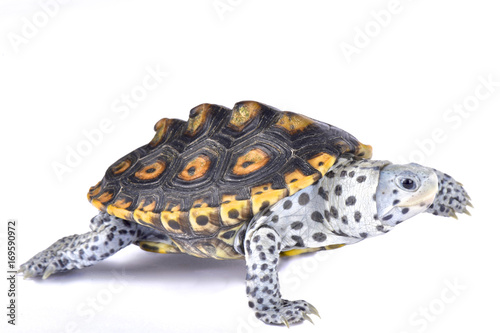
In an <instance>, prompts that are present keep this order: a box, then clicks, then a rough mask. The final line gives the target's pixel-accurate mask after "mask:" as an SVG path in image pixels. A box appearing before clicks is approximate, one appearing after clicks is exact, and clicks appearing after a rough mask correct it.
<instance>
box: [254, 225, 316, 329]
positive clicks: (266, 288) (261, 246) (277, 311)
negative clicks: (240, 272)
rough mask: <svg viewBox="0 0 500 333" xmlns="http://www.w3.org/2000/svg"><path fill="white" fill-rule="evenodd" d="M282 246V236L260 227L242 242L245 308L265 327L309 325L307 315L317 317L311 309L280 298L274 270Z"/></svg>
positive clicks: (272, 230) (301, 303) (268, 228)
mask: <svg viewBox="0 0 500 333" xmlns="http://www.w3.org/2000/svg"><path fill="white" fill-rule="evenodd" d="M281 246H282V245H281V236H279V235H278V233H277V232H276V231H275V230H274V229H273V228H271V227H269V226H263V227H260V228H259V229H257V230H256V231H254V232H253V233H252V235H251V237H250V238H247V240H246V241H245V259H246V264H247V276H246V284H247V289H246V292H247V296H248V305H249V306H250V308H252V310H254V311H255V316H256V317H257V318H259V319H260V320H262V321H263V322H265V323H267V324H278V325H283V324H285V325H287V326H289V324H295V323H300V322H302V321H304V319H306V320H309V321H311V322H312V320H311V318H310V317H309V316H308V314H310V313H312V314H315V315H318V311H317V310H316V308H314V306H312V305H311V304H309V303H308V302H306V301H302V300H300V301H288V300H286V299H283V298H281V293H280V289H279V282H278V270H277V266H278V260H279V254H280V251H281ZM318 316H319V315H318Z"/></svg>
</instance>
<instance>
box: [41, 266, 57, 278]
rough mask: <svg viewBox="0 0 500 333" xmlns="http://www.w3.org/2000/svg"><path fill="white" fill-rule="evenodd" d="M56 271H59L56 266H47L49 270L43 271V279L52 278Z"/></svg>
mask: <svg viewBox="0 0 500 333" xmlns="http://www.w3.org/2000/svg"><path fill="white" fill-rule="evenodd" d="M56 270H57V268H56V266H55V265H54V264H50V265H49V266H47V268H45V271H43V276H42V279H43V280H45V279H46V278H48V277H49V276H51V275H52V273H54V272H55V271H56Z"/></svg>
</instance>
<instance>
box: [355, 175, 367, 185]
mask: <svg viewBox="0 0 500 333" xmlns="http://www.w3.org/2000/svg"><path fill="white" fill-rule="evenodd" d="M365 180H366V176H359V177H358V178H356V181H357V182H358V183H362V182H364V181H365Z"/></svg>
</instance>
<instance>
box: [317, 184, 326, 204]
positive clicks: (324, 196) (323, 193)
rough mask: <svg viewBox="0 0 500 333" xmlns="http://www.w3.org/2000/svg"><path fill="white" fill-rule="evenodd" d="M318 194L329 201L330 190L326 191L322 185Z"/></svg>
mask: <svg viewBox="0 0 500 333" xmlns="http://www.w3.org/2000/svg"><path fill="white" fill-rule="evenodd" d="M318 194H319V196H320V197H322V198H323V200H326V201H328V192H327V191H325V190H324V189H323V187H320V188H319V189H318Z"/></svg>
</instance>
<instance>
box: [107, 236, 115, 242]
mask: <svg viewBox="0 0 500 333" xmlns="http://www.w3.org/2000/svg"><path fill="white" fill-rule="evenodd" d="M106 237H107V238H108V240H109V241H112V240H113V238H115V235H114V234H108V235H107V236H106Z"/></svg>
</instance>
